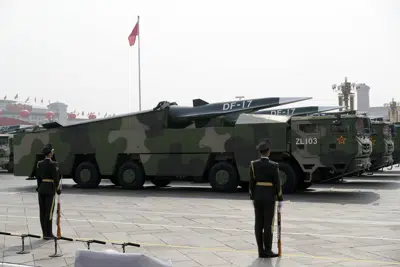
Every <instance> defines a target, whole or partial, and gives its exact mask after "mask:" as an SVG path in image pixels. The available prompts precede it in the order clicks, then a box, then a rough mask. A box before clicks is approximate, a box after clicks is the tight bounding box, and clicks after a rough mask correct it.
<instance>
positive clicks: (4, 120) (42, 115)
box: [0, 97, 107, 126]
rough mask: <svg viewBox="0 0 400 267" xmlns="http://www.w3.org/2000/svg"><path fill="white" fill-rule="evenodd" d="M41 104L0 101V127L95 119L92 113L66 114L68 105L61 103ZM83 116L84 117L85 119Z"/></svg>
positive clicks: (68, 122)
mask: <svg viewBox="0 0 400 267" xmlns="http://www.w3.org/2000/svg"><path fill="white" fill-rule="evenodd" d="M5 98H6V97H5ZM25 102H27V101H25ZM41 103H42V105H40V104H38V105H37V104H35V105H32V104H30V103H21V102H19V101H16V100H7V99H3V100H0V126H6V125H21V124H42V123H46V122H50V121H57V122H59V123H60V124H62V125H65V124H70V123H74V122H76V121H81V120H88V119H96V118H97V116H96V115H95V114H94V113H93V112H91V113H88V114H85V113H84V112H81V113H76V112H68V110H67V108H68V105H66V104H64V103H61V102H53V103H50V102H49V104H48V105H47V106H46V105H43V100H42V101H41ZM84 115H86V118H85V117H84ZM98 115H99V114H98ZM106 115H107V114H106ZM80 116H81V117H80Z"/></svg>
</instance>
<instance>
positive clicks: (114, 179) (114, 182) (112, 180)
mask: <svg viewBox="0 0 400 267" xmlns="http://www.w3.org/2000/svg"><path fill="white" fill-rule="evenodd" d="M110 181H111V183H113V184H114V185H116V186H119V185H120V184H119V181H118V178H117V177H115V176H113V177H112V178H110Z"/></svg>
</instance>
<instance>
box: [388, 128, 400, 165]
mask: <svg viewBox="0 0 400 267" xmlns="http://www.w3.org/2000/svg"><path fill="white" fill-rule="evenodd" d="M390 126H391V129H392V139H393V143H394V151H393V164H400V122H396V123H394V124H391V125H390Z"/></svg>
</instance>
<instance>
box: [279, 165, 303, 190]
mask: <svg viewBox="0 0 400 267" xmlns="http://www.w3.org/2000/svg"><path fill="white" fill-rule="evenodd" d="M279 172H280V173H279V177H280V178H281V186H282V191H283V194H293V193H295V192H296V189H297V186H298V184H299V183H298V179H297V176H296V172H295V171H294V169H293V167H292V166H291V165H290V164H289V163H287V162H279ZM282 174H284V175H285V177H282Z"/></svg>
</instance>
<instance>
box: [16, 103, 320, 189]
mask: <svg viewBox="0 0 400 267" xmlns="http://www.w3.org/2000/svg"><path fill="white" fill-rule="evenodd" d="M307 99H311V98H260V99H252V100H243V101H232V102H227V103H214V104H208V103H206V104H204V103H205V102H204V101H202V100H200V99H197V100H194V101H193V104H194V107H181V106H178V105H177V104H176V103H169V102H166V101H164V102H160V103H159V104H158V105H157V107H155V108H154V109H153V110H150V111H144V112H138V113H132V114H127V115H123V116H117V117H111V118H106V119H98V120H94V121H86V122H80V123H77V124H74V125H67V126H61V125H60V124H58V123H56V122H53V123H48V124H44V125H43V129H39V128H38V129H37V130H34V131H32V132H25V133H18V134H16V135H15V136H14V175H15V176H31V175H32V174H33V175H34V174H35V166H36V162H37V161H38V160H41V159H42V157H43V156H42V155H41V154H40V151H41V149H42V148H43V146H44V145H45V144H47V143H52V145H53V147H54V148H55V155H56V159H57V161H58V163H59V171H60V173H61V174H62V175H63V177H65V178H67V177H71V178H73V179H74V181H75V182H76V183H77V184H79V185H80V186H81V187H84V188H94V187H97V186H98V185H99V183H100V180H101V179H103V178H108V179H110V180H111V181H112V182H113V183H115V184H116V185H120V186H122V187H123V188H126V189H138V188H141V187H142V186H143V184H144V182H145V180H150V181H151V182H153V183H154V184H155V185H157V186H166V185H167V184H169V183H170V181H171V180H173V179H175V178H176V177H186V178H187V177H200V178H201V179H203V180H205V181H208V182H209V183H210V184H211V186H212V187H213V188H214V189H215V190H218V191H234V190H235V189H236V188H237V186H238V185H243V186H246V184H248V181H249V172H248V170H249V163H250V161H251V160H253V159H256V158H258V157H259V155H258V153H257V151H256V149H255V147H256V145H257V144H258V143H259V142H260V140H262V139H264V138H270V139H271V140H272V144H273V147H272V150H273V151H274V153H275V154H276V155H278V154H279V155H281V158H282V160H284V159H286V158H287V157H289V158H293V157H291V156H290V151H291V149H292V148H291V147H290V146H289V145H288V143H289V141H290V140H293V142H296V140H297V139H296V138H300V137H301V136H299V135H291V134H290V129H289V128H288V125H287V122H288V117H285V118H282V119H280V118H276V117H275V116H268V115H256V114H246V112H247V113H251V112H255V111H257V110H260V109H265V108H268V107H273V106H278V105H283V104H288V103H294V102H298V101H302V100H307ZM299 140H300V139H299ZM309 140H311V141H312V140H313V139H309ZM305 150H306V149H305ZM304 153H305V154H306V155H309V154H312V153H313V152H312V151H310V152H304ZM298 157H300V158H302V157H303V153H298ZM314 158H315V157H314ZM282 164H284V163H282ZM282 166H283V167H282V171H283V172H288V175H289V178H288V179H296V177H294V175H295V174H294V172H293V170H292V167H290V166H289V167H286V166H287V164H286V165H285V164H284V165H282ZM293 183H294V182H293ZM290 187H294V185H290ZM290 190H292V189H290ZM290 190H289V191H290Z"/></svg>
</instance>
